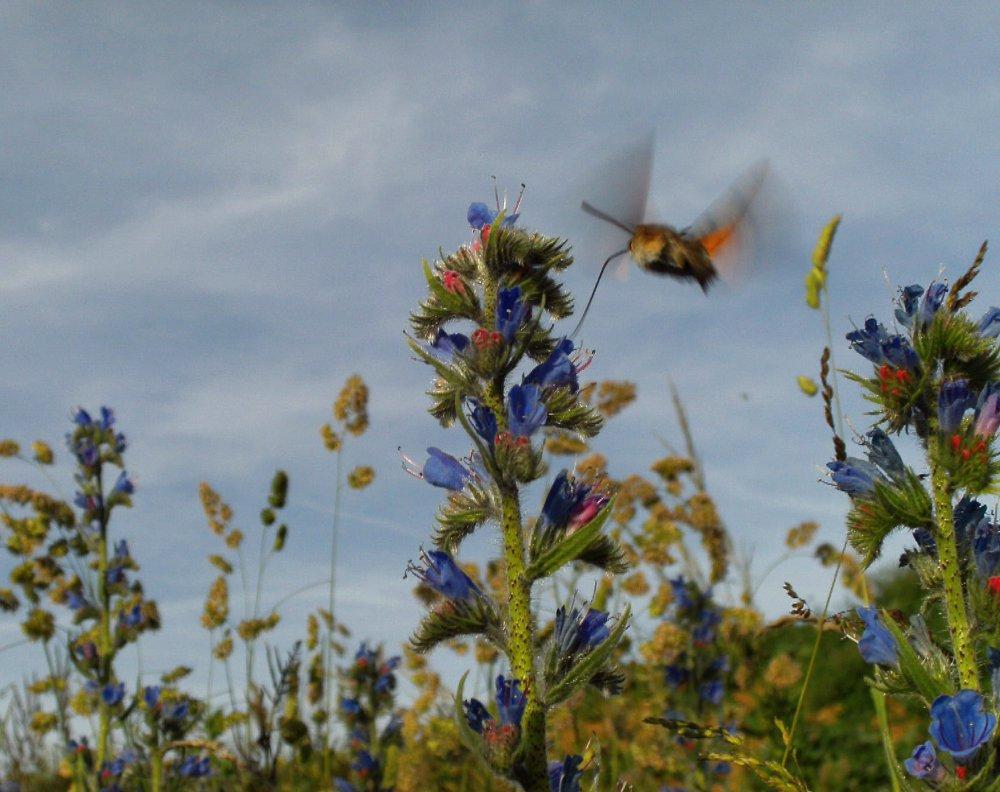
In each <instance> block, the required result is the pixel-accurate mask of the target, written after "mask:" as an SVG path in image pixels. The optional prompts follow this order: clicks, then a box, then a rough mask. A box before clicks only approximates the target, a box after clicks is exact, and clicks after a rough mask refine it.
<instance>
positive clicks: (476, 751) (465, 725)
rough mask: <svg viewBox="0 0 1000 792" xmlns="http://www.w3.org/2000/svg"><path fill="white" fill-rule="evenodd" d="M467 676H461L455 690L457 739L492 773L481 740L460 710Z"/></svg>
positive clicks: (467, 673) (466, 673) (463, 712)
mask: <svg viewBox="0 0 1000 792" xmlns="http://www.w3.org/2000/svg"><path fill="white" fill-rule="evenodd" d="M468 676H469V672H468V671H466V672H465V673H464V674H462V678H461V679H460V680H458V688H457V689H456V690H455V726H456V727H458V738H459V739H460V740H461V741H462V744H463V745H464V746H465V747H466V748H468V749H469V750H470V751H471V752H472V755H473V756H475V757H476V759H477V760H478V761H479V763H480V764H481V765H482V767H483V768H484V769H485V770H487V771H488V772H490V773H493V772H494V770H493V768H492V767H490V764H489V762H487V761H486V757H485V756H483V738H482V737H481V736H480V735H479V734H476V732H474V731H473V730H472V727H471V726H470V725H469V721H468V720H466V718H465V710H464V709H463V708H462V702H463V701H464V698H465V680H466V679H467V678H468Z"/></svg>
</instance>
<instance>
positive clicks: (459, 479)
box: [422, 447, 472, 492]
mask: <svg viewBox="0 0 1000 792" xmlns="http://www.w3.org/2000/svg"><path fill="white" fill-rule="evenodd" d="M427 453H428V454H430V457H429V458H428V459H427V462H426V463H425V464H424V467H423V471H422V476H423V478H424V481H426V482H427V483H428V484H431V485H433V486H435V487H443V488H444V489H449V490H453V491H454V492H458V491H460V490H461V489H462V488H463V487H464V486H465V484H466V482H468V481H469V479H471V478H472V473H471V471H470V470H469V469H468V468H467V467H466V466H465V465H463V464H462V463H461V462H459V461H458V460H457V459H456V458H455V457H453V456H452V455H451V454H446V453H445V452H444V451H442V450H441V449H440V448H434V447H431V448H428V449H427Z"/></svg>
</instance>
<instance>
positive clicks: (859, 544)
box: [847, 469, 934, 568]
mask: <svg viewBox="0 0 1000 792" xmlns="http://www.w3.org/2000/svg"><path fill="white" fill-rule="evenodd" d="M901 527H906V528H925V529H930V530H932V529H933V528H934V515H933V511H932V509H931V499H930V495H929V494H928V492H927V489H926V488H925V487H924V485H923V482H921V480H920V479H919V478H918V477H917V475H916V474H915V473H914V472H913V471H912V470H909V469H907V470H906V475H905V477H902V478H901V479H899V480H898V481H894V482H891V483H890V482H886V481H877V482H875V484H874V488H873V490H872V491H871V493H869V494H868V495H866V496H864V497H858V498H855V500H854V504H853V506H852V507H851V511H850V512H849V513H848V515H847V534H848V538H849V540H850V543H851V547H853V548H854V549H855V550H856V551H857V552H858V553H859V554H860V555H861V563H862V565H863V566H864V567H865V568H867V567H869V566H871V564H872V563H873V562H874V561H875V559H876V558H878V557H879V555H880V553H881V552H882V544H883V542H885V540H886V537H888V536H889V534H891V533H892V532H893V531H894V530H896V529H897V528H901Z"/></svg>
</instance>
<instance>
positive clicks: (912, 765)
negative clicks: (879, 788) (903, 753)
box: [903, 740, 945, 781]
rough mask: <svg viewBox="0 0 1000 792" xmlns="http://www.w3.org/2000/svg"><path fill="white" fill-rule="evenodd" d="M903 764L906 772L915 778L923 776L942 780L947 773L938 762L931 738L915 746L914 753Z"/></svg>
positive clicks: (928, 779)
mask: <svg viewBox="0 0 1000 792" xmlns="http://www.w3.org/2000/svg"><path fill="white" fill-rule="evenodd" d="M903 766H904V767H905V768H906V772H907V773H909V774H910V775H911V776H913V777H914V778H922V779H925V780H927V781H941V780H942V779H943V778H944V774H945V770H944V768H943V767H942V766H941V763H940V762H938V758H937V752H936V751H935V750H934V743H932V742H931V741H930V740H928V741H927V742H925V743H923V744H921V745H918V746H917V747H916V748H914V749H913V755H912V756H910V758H909V759H907V760H906V761H905V762H903Z"/></svg>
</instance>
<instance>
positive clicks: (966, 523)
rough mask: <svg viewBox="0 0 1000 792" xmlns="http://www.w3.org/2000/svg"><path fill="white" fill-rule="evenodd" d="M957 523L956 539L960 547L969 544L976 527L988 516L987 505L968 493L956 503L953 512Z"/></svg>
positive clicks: (955, 523)
mask: <svg viewBox="0 0 1000 792" xmlns="http://www.w3.org/2000/svg"><path fill="white" fill-rule="evenodd" d="M952 514H953V521H954V525H955V540H956V541H957V542H958V545H959V547H963V546H966V545H968V543H969V541H970V540H971V539H972V537H973V536H974V535H975V532H976V528H977V527H978V526H979V524H980V523H981V522H982V521H983V520H984V519H985V517H986V506H985V505H984V504H982V503H980V502H979V501H977V500H975V499H974V498H970V497H969V496H968V495H963V496H962V499H961V500H960V501H959V502H958V503H956V504H955V509H954V511H953V512H952Z"/></svg>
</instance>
